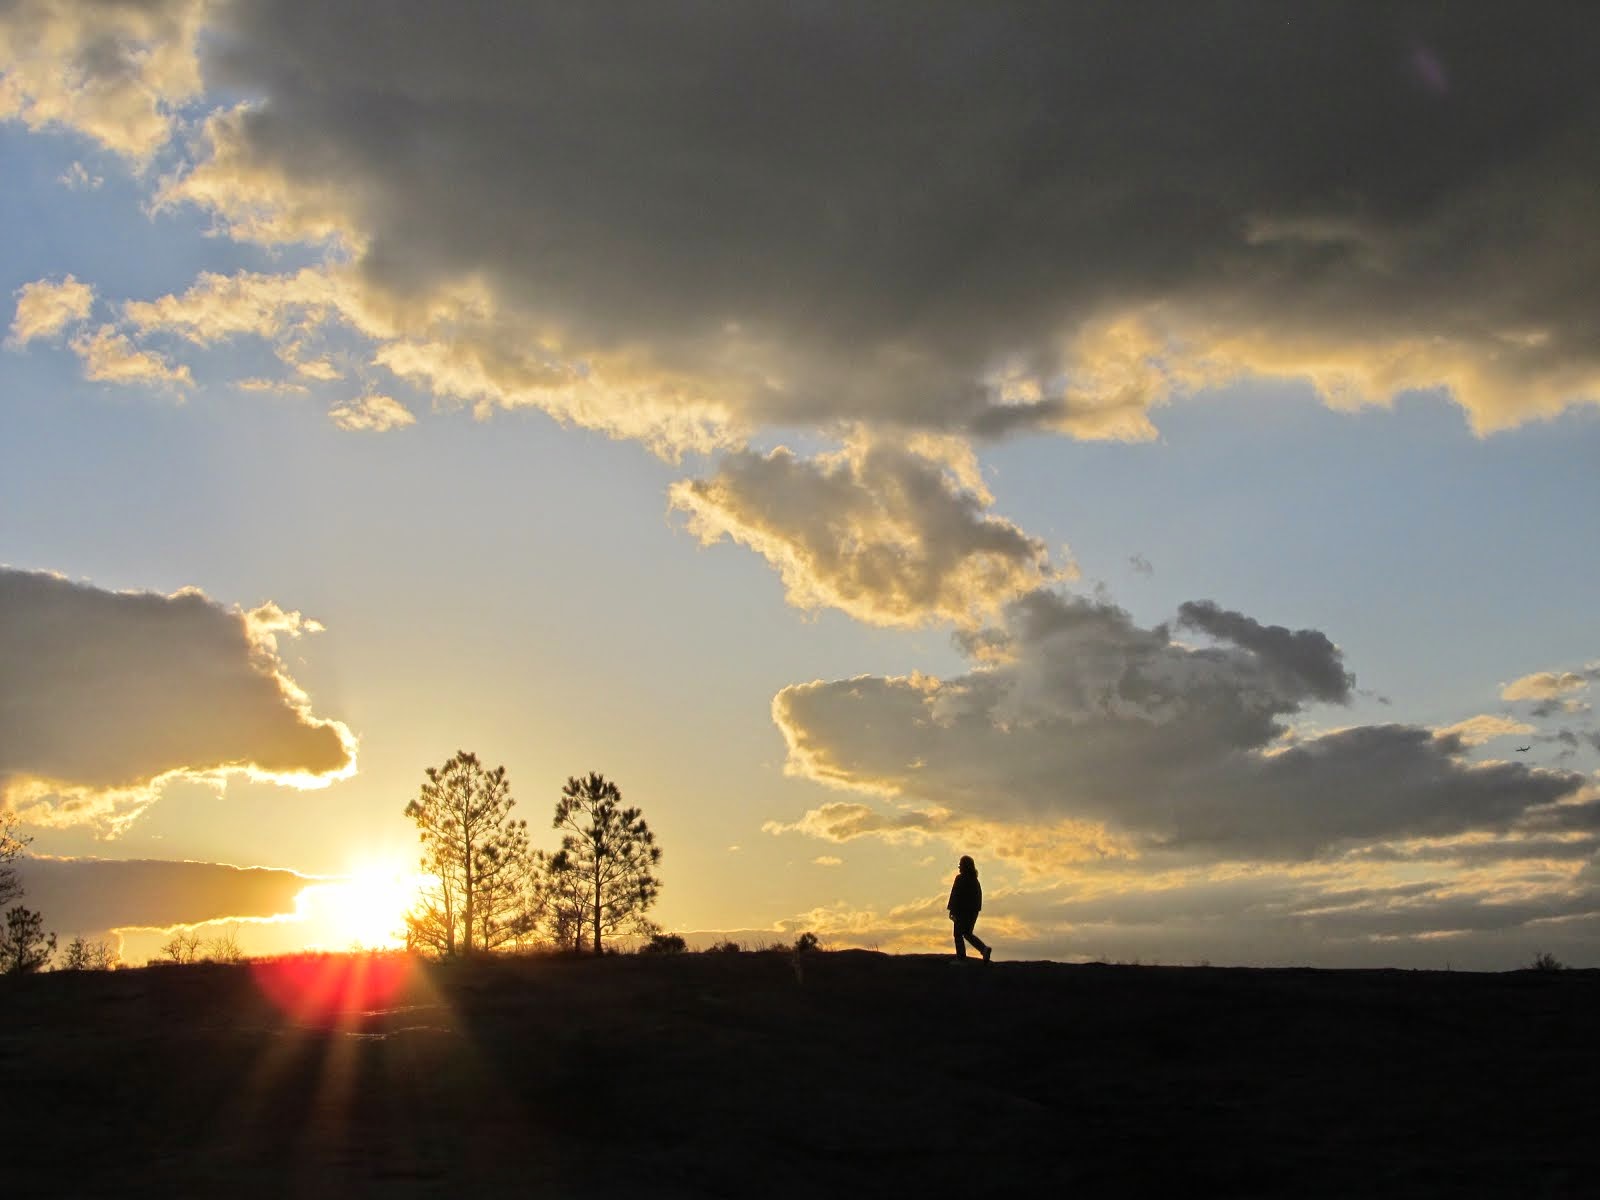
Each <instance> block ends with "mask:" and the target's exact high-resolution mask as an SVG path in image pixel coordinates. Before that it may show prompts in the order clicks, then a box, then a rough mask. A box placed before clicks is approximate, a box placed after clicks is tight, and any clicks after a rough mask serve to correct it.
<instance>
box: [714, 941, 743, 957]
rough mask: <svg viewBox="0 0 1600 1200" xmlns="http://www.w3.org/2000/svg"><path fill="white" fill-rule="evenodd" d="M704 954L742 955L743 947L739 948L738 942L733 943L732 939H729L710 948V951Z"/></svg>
mask: <svg viewBox="0 0 1600 1200" xmlns="http://www.w3.org/2000/svg"><path fill="white" fill-rule="evenodd" d="M706 953H707V954H743V953H744V947H743V946H741V945H740V944H739V943H738V942H736V941H734V940H733V939H732V938H729V939H728V940H727V941H725V942H718V943H717V944H716V945H715V946H713V947H711V949H709V950H707V951H706Z"/></svg>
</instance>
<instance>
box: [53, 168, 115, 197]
mask: <svg viewBox="0 0 1600 1200" xmlns="http://www.w3.org/2000/svg"><path fill="white" fill-rule="evenodd" d="M57 182H58V183H60V184H61V185H62V186H63V187H65V188H66V189H67V190H68V191H71V192H93V191H97V190H98V189H99V188H100V187H101V186H102V185H103V184H104V183H105V178H104V177H103V176H100V175H91V174H90V173H89V168H88V167H86V166H84V165H83V164H82V163H81V162H74V163H73V164H72V165H71V166H70V167H68V168H67V169H66V170H65V171H63V172H62V173H61V174H60V176H59V177H58V178H57Z"/></svg>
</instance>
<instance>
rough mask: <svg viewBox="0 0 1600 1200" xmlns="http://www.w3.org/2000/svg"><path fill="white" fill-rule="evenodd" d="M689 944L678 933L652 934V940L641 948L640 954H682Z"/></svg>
mask: <svg viewBox="0 0 1600 1200" xmlns="http://www.w3.org/2000/svg"><path fill="white" fill-rule="evenodd" d="M688 948H689V944H688V943H687V942H685V941H684V940H683V938H682V937H681V936H679V935H678V934H676V933H652V934H651V935H650V940H649V941H648V942H646V943H645V944H644V945H642V946H640V947H639V953H640V954H682V953H683V952H684V951H685V950H687V949H688Z"/></svg>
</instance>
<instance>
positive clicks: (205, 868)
mask: <svg viewBox="0 0 1600 1200" xmlns="http://www.w3.org/2000/svg"><path fill="white" fill-rule="evenodd" d="M19 873H20V875H21V878H22V882H23V886H24V888H25V889H26V892H27V903H28V906H29V907H30V908H33V909H35V910H37V911H39V912H41V913H43V914H44V916H45V919H46V921H47V923H48V924H49V927H50V928H52V929H55V930H58V931H60V932H62V933H63V934H69V933H85V934H88V933H101V932H105V931H109V930H114V929H130V928H157V929H160V928H168V927H171V926H174V925H196V924H199V923H201V922H203V921H222V920H227V919H230V918H236V919H260V918H266V917H274V916H284V915H288V914H290V913H293V912H294V911H295V908H296V905H295V898H296V897H297V896H298V895H299V894H300V892H301V890H302V889H304V888H305V887H306V886H307V885H308V884H311V883H312V882H314V881H313V880H312V879H310V878H309V877H307V876H304V875H300V874H298V873H296V872H294V871H286V870H279V869H276V868H270V867H234V866H227V865H225V864H222V863H206V862H172V861H163V860H157V859H101V858H45V857H35V858H27V859H24V860H23V861H22V862H21V863H20V865H19Z"/></svg>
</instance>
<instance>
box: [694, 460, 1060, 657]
mask: <svg viewBox="0 0 1600 1200" xmlns="http://www.w3.org/2000/svg"><path fill="white" fill-rule="evenodd" d="M670 495H671V503H672V506H673V507H674V508H675V509H679V510H681V511H683V512H685V513H687V514H688V527H689V530H690V532H692V533H693V534H695V536H697V537H698V538H699V539H700V541H701V543H702V544H705V545H710V544H713V543H715V542H717V541H719V540H721V539H722V538H723V537H728V538H731V539H732V540H733V541H736V542H739V543H742V544H743V545H746V546H749V547H750V548H751V549H753V550H755V551H756V552H757V553H759V554H761V555H762V556H763V557H764V558H766V559H767V561H768V562H770V563H771V564H772V565H773V566H774V567H775V568H777V570H778V572H779V574H780V575H781V576H782V577H783V582H784V586H785V588H786V589H787V592H788V599H789V603H791V604H793V605H795V606H796V607H797V608H803V609H815V608H822V607H832V608H838V609H840V610H842V611H843V612H846V613H849V614H850V615H851V616H852V617H855V618H856V619H857V620H860V621H866V622H868V623H870V624H874V625H898V626H909V627H915V626H919V625H927V624H931V623H934V622H938V621H949V622H952V623H954V624H957V625H961V626H974V625H977V624H978V623H979V622H981V621H982V620H983V619H985V618H986V617H990V616H993V615H995V614H997V613H998V612H999V610H1000V608H1001V606H1002V605H1004V604H1005V603H1006V602H1007V601H1009V600H1013V599H1015V598H1016V597H1017V596H1019V595H1020V594H1022V593H1023V592H1026V591H1029V590H1031V589H1032V588H1035V587H1038V586H1040V585H1041V584H1043V583H1047V582H1049V581H1051V580H1053V579H1057V578H1061V577H1062V576H1063V572H1061V571H1058V570H1056V569H1055V568H1053V567H1051V565H1050V562H1049V554H1048V552H1047V550H1046V548H1045V545H1044V543H1043V542H1041V541H1039V540H1038V539H1036V538H1032V537H1029V536H1028V535H1027V534H1025V533H1024V532H1023V531H1022V530H1021V529H1019V528H1018V527H1017V526H1016V525H1014V524H1012V523H1011V522H1010V521H1007V520H1005V519H1004V518H1002V517H997V516H994V515H993V514H991V513H989V512H987V511H985V510H986V509H987V508H988V506H989V505H990V504H992V503H993V499H994V498H993V497H992V496H991V495H990V494H989V492H988V489H987V488H985V487H984V484H983V480H982V477H981V475H980V474H979V472H978V468H977V464H976V461H975V459H974V458H973V456H972V452H971V450H970V448H969V447H967V446H965V445H964V444H958V443H953V442H952V441H951V440H950V439H938V440H935V439H926V438H924V439H916V440H913V441H912V442H910V443H909V444H906V445H891V444H888V443H884V442H879V441H874V440H872V439H870V438H867V437H865V436H857V437H856V438H854V439H852V440H851V441H850V442H849V443H847V444H846V445H845V447H844V448H843V449H841V450H839V451H837V452H835V453H832V454H824V455H820V456H818V457H817V458H815V459H810V460H806V459H801V458H798V457H796V456H795V455H794V454H793V453H791V452H790V451H788V450H786V449H783V448H782V447H780V448H779V449H777V450H774V451H773V452H772V453H770V454H765V455H763V454H757V453H755V452H753V451H737V452H733V453H730V454H728V455H726V456H725V457H724V458H723V459H722V461H721V463H720V464H719V465H718V468H717V472H716V474H715V475H713V476H711V477H710V478H709V479H689V480H681V481H679V482H678V483H675V484H674V485H673V486H672V490H671V493H670Z"/></svg>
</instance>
